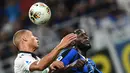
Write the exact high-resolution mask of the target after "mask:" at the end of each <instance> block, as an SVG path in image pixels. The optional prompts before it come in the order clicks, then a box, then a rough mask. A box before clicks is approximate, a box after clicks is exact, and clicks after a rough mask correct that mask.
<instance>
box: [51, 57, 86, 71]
mask: <svg viewBox="0 0 130 73" xmlns="http://www.w3.org/2000/svg"><path fill="white" fill-rule="evenodd" d="M85 63H86V61H85V60H82V59H78V60H76V61H74V62H73V63H71V64H69V65H67V66H66V67H64V68H60V69H57V70H56V69H54V66H50V69H51V70H52V69H53V70H52V71H51V72H50V73H61V72H63V73H64V72H65V73H66V72H69V71H70V70H71V69H72V68H82V67H83V66H84V64H85Z"/></svg>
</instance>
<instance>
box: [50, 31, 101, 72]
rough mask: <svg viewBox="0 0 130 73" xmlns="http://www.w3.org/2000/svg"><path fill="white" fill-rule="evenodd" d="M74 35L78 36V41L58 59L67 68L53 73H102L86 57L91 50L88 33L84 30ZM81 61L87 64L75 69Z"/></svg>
mask: <svg viewBox="0 0 130 73" xmlns="http://www.w3.org/2000/svg"><path fill="white" fill-rule="evenodd" d="M74 33H75V34H77V35H78V36H77V40H75V41H74V42H72V44H71V45H70V46H68V47H67V48H70V49H64V50H63V51H62V52H61V53H60V54H59V56H58V58H57V60H58V61H62V62H63V63H64V65H65V68H64V69H60V70H55V71H53V72H52V73H61V72H62V73H102V72H101V71H99V70H98V69H97V67H96V65H95V63H94V62H93V61H92V60H91V59H90V58H85V56H84V55H85V54H86V52H87V51H88V50H89V49H90V48H91V44H90V41H89V38H88V35H87V33H86V32H85V31H84V30H82V29H77V30H75V31H74ZM79 59H80V60H83V61H85V64H84V65H83V66H79V67H75V66H76V65H77V66H78V64H77V61H78V60H79Z"/></svg>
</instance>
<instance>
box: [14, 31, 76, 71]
mask: <svg viewBox="0 0 130 73" xmlns="http://www.w3.org/2000/svg"><path fill="white" fill-rule="evenodd" d="M76 39H77V35H76V34H73V33H71V34H68V35H66V36H65V37H64V38H63V39H62V40H61V42H60V43H59V44H58V45H57V46H56V47H55V48H54V49H53V50H52V51H51V52H50V53H49V54H47V55H46V56H44V57H43V58H41V59H40V58H39V57H38V56H36V55H35V54H34V53H33V52H34V51H35V50H37V49H38V46H39V41H38V39H37V37H35V36H34V35H33V34H32V32H31V31H29V30H19V31H17V32H16V33H15V34H14V36H13V43H14V45H15V46H16V47H17V48H18V50H19V53H18V55H17V58H16V59H15V62H14V73H33V72H35V71H43V73H48V71H49V69H51V68H53V67H56V68H59V69H60V68H63V67H64V65H63V63H62V62H61V61H54V59H55V58H56V57H57V55H58V54H59V52H60V51H61V50H62V49H63V48H65V47H67V46H68V45H69V44H70V43H71V42H72V41H74V40H76ZM53 61H54V62H53ZM52 62H53V63H52ZM51 63H52V65H51V66H53V67H51V68H49V69H48V68H47V67H48V66H49V65H50V64H51ZM36 73H37V72H36ZM38 73H41V72H38Z"/></svg>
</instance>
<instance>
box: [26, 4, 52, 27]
mask: <svg viewBox="0 0 130 73" xmlns="http://www.w3.org/2000/svg"><path fill="white" fill-rule="evenodd" d="M28 15H29V19H30V20H31V21H32V22H33V23H34V24H37V25H41V24H46V23H47V22H48V21H49V19H50V17H51V10H50V8H49V7H48V6H47V5H46V4H45V3H42V2H37V3H35V4H33V5H32V6H31V7H30V9H29V13H28Z"/></svg>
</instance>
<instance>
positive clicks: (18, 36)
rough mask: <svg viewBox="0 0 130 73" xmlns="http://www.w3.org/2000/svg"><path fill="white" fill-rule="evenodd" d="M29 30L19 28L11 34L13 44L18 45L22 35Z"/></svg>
mask: <svg viewBox="0 0 130 73" xmlns="http://www.w3.org/2000/svg"><path fill="white" fill-rule="evenodd" d="M28 31H29V30H25V29H23V30H19V31H17V32H16V33H15V34H14V36H13V44H14V45H15V46H16V47H18V45H19V43H20V41H21V39H22V37H23V36H24V35H25V34H26V33H27V32H28Z"/></svg>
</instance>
